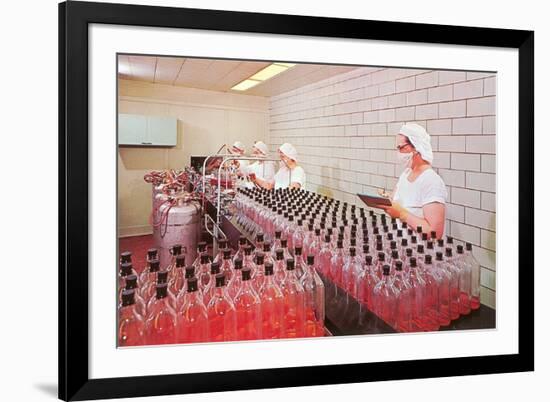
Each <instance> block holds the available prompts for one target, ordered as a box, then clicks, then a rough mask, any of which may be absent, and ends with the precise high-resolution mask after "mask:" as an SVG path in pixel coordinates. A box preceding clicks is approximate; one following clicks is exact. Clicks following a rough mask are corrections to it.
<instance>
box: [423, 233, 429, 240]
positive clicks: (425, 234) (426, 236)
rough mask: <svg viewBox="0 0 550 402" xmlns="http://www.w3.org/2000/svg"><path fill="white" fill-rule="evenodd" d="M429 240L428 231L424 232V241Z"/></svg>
mask: <svg viewBox="0 0 550 402" xmlns="http://www.w3.org/2000/svg"><path fill="white" fill-rule="evenodd" d="M427 240H428V233H422V241H427Z"/></svg>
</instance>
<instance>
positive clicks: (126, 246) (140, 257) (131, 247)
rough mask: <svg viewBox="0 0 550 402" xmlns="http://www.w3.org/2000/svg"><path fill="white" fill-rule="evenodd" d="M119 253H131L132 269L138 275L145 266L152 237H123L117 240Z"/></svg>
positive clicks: (151, 245) (151, 244)
mask: <svg viewBox="0 0 550 402" xmlns="http://www.w3.org/2000/svg"><path fill="white" fill-rule="evenodd" d="M118 247H119V252H121V253H122V252H124V251H131V252H132V263H133V265H134V269H135V270H136V271H137V272H138V273H140V272H141V271H142V270H143V267H144V266H145V261H146V257H147V250H148V249H150V248H151V247H153V235H145V236H132V237H123V238H120V239H119V240H118Z"/></svg>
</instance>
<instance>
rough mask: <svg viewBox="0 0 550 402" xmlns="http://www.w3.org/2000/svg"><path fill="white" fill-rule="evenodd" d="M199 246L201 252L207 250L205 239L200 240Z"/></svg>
mask: <svg viewBox="0 0 550 402" xmlns="http://www.w3.org/2000/svg"><path fill="white" fill-rule="evenodd" d="M197 247H198V249H199V252H200V253H204V252H205V251H206V242H205V241H200V242H198V243H197Z"/></svg>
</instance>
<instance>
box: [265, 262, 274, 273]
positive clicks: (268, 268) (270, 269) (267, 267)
mask: <svg viewBox="0 0 550 402" xmlns="http://www.w3.org/2000/svg"><path fill="white" fill-rule="evenodd" d="M264 270H265V274H266V276H269V275H273V263H272V262H269V261H268V262H266V263H265V266H264Z"/></svg>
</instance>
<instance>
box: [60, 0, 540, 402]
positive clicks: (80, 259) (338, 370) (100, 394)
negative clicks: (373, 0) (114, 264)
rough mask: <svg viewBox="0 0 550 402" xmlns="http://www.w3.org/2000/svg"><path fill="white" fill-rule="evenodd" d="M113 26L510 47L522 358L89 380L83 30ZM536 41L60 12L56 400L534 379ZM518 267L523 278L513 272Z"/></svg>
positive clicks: (271, 21) (368, 24)
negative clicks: (515, 82)
mask: <svg viewBox="0 0 550 402" xmlns="http://www.w3.org/2000/svg"><path fill="white" fill-rule="evenodd" d="M92 23H98V24H115V25H133V26H144V27H169V28H189V29H201V30H216V31H229V32H250V33H254V32H255V33H272V34H285V35H304V36H322V37H331V38H355V39H371V40H385V41H402V42H422V43H439V44H452V45H472V46H488V47H507V48H514V49H517V50H518V52H519V98H518V110H519V130H518V136H519V150H518V152H519V200H518V201H519V222H518V224H519V233H520V234H521V235H520V236H519V254H520V255H521V261H518V262H517V264H518V276H519V283H518V286H519V306H518V307H519V327H518V332H519V333H518V339H519V345H518V353H517V354H509V355H498V356H472V357H461V358H443V359H428V360H414V361H400V362H379V363H361V364H342V365H328V366H315V367H297V368H277V369H262V370H246V371H230V372H215V373H192V374H173V375H161V376H143V377H126V378H105V379H90V378H89V375H88V367H89V364H88V363H89V354H88V349H87V346H86V345H88V337H89V334H88V329H89V328H88V315H87V312H88V286H89V283H88V269H89V268H88V265H87V261H88V211H89V210H88V176H89V173H90V172H89V170H88V50H87V49H88V25H89V24H92ZM533 245H534V32H533V31H520V30H510V29H493V28H475V27H463V26H447V25H432V24H416V23H401V22H385V21H368V20H353V19H340V18H322V17H309V16H291V15H277V14H257V13H247V12H233V11H213V10H202V9H185V8H171V7H156V6H142V5H121V4H105V3H88V2H78V1H71V2H68V3H61V4H59V398H61V399H63V400H87V399H103V398H119V397H137V396H152V395H169V394H183V393H198V392H213V391H226V390H243V389H254V388H275V387H293V386H305V385H320V384H336V383H352V382H366V381H383V380H397V379H412V378H427V377H446V376H461V375H474V374H489V373H506V372H521V371H533V370H534V279H533V277H534V246H533ZM520 267H521V269H519V268H520Z"/></svg>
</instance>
